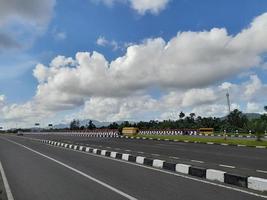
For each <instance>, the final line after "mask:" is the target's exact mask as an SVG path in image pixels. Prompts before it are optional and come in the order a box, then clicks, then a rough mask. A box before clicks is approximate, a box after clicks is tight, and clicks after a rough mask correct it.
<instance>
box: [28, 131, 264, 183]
mask: <svg viewBox="0 0 267 200" xmlns="http://www.w3.org/2000/svg"><path fill="white" fill-rule="evenodd" d="M26 137H35V138H39V139H49V140H56V141H61V142H69V143H74V144H80V145H87V146H91V147H97V148H100V149H109V150H113V151H118V152H123V153H127V152H128V153H131V154H135V155H140V156H146V157H150V158H158V159H162V160H166V161H170V162H174V163H185V164H190V165H194V166H200V167H205V168H211V169H220V170H224V171H227V172H232V173H238V174H242V175H249V176H256V177H262V178H267V156H266V153H267V149H257V148H249V147H235V146H222V145H207V144H194V143H181V142H172V141H154V140H153V141H152V140H136V139H123V138H120V139H118V138H93V137H83V136H66V135H65V136H64V135H55V134H49V135H39V134H36V135H34V134H32V135H27V136H26Z"/></svg>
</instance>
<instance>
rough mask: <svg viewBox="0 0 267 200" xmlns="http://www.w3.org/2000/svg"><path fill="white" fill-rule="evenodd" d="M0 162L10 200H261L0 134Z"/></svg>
mask: <svg viewBox="0 0 267 200" xmlns="http://www.w3.org/2000/svg"><path fill="white" fill-rule="evenodd" d="M0 160H1V162H2V165H3V167H4V170H5V173H6V176H7V179H8V182H9V185H10V187H11V191H12V193H13V196H14V199H15V200H24V199H25V200H39V199H40V200H61V199H64V200H73V199H76V200H83V199H86V200H88V199H109V200H112V199H153V200H157V199H161V200H162V199H182V200H187V199H188V200H191V199H205V200H209V199H212V200H213V199H218V200H220V199H223V200H225V199H227V200H228V199H229V200H231V199H235V200H236V199H242V200H246V199H265V198H263V197H259V196H257V194H256V193H255V192H251V191H248V190H246V189H240V188H235V187H234V186H229V185H228V186H226V185H223V184H217V183H216V184H213V183H211V182H208V181H205V180H201V179H197V178H192V177H190V176H184V175H179V174H176V175H175V174H173V173H168V172H164V171H162V170H157V169H152V168H149V167H144V166H139V165H136V164H132V163H126V162H123V161H119V160H114V159H110V158H106V157H101V156H97V155H93V154H87V153H83V152H77V151H73V150H68V149H63V148H59V147H53V146H49V145H46V144H43V143H40V142H37V141H32V140H29V139H27V138H24V137H15V136H1V135H0ZM248 192H250V193H248Z"/></svg>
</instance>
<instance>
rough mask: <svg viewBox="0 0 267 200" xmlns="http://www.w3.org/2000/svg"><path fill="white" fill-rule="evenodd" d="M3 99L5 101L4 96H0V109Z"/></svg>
mask: <svg viewBox="0 0 267 200" xmlns="http://www.w3.org/2000/svg"><path fill="white" fill-rule="evenodd" d="M5 99H6V97H5V95H3V94H2V95H0V108H1V107H2V106H3V105H4V103H5Z"/></svg>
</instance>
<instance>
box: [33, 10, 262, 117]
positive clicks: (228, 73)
mask: <svg viewBox="0 0 267 200" xmlns="http://www.w3.org/2000/svg"><path fill="white" fill-rule="evenodd" d="M266 35H267V14H266V13H265V14H263V15H261V16H259V17H257V18H255V19H254V20H253V21H252V23H251V24H250V26H248V27H247V28H246V29H244V30H242V31H241V32H240V33H238V34H237V35H229V34H228V33H227V30H226V29H224V28H221V29H219V28H213V29H211V30H210V31H200V32H191V31H188V32H179V33H178V34H177V35H176V36H175V37H173V38H172V39H171V40H170V41H165V40H164V39H162V38H151V39H147V40H145V41H144V42H142V43H140V44H134V45H131V46H129V47H128V48H127V51H126V53H125V55H123V56H121V57H118V58H116V59H114V60H112V61H110V62H109V61H107V59H106V58H105V57H104V55H102V54H100V53H98V52H92V53H89V52H78V53H77V54H76V56H75V58H67V57H64V56H57V57H56V58H55V59H53V60H52V61H51V63H50V64H49V65H47V66H46V65H42V64H38V65H37V66H36V68H35V69H34V72H33V74H34V76H35V77H36V79H37V80H38V82H39V84H38V87H37V91H36V95H35V97H34V98H33V100H32V102H31V104H32V105H34V107H37V108H38V109H37V110H44V111H46V112H51V113H53V112H58V111H62V110H66V109H74V108H75V109H76V108H77V107H80V106H83V105H84V110H83V111H81V112H80V116H82V115H83V116H93V117H95V118H96V119H100V120H101V119H107V120H108V119H125V118H127V119H129V118H135V117H136V118H137V116H138V115H139V116H149V113H153V112H157V114H156V115H157V116H160V114H162V116H164V113H170V112H173V110H178V109H180V110H182V109H183V110H184V109H185V110H187V109H191V110H193V111H195V112H198V113H201V114H205V115H212V114H214V115H215V113H217V114H221V115H222V114H224V113H225V112H227V109H225V106H226V99H225V93H226V91H229V92H230V97H231V100H232V104H233V108H234V107H237V108H238V107H239V105H241V104H242V102H243V101H244V99H245V100H247V101H250V102H255V103H259V104H262V102H263V99H264V94H266V91H267V90H266V85H264V84H263V83H262V82H261V81H260V79H259V77H257V76H256V75H251V76H250V77H249V80H248V81H246V82H244V83H242V84H239V85H237V84H233V83H229V82H224V83H221V82H222V81H224V80H225V79H227V78H229V77H232V76H234V75H238V74H239V73H240V72H242V71H246V70H247V69H251V68H253V67H255V66H259V65H261V64H262V62H263V57H262V55H263V54H265V53H266V52H267V43H266V42H265V41H266ZM99 44H102V45H103V44H105V42H104V41H101V42H99ZM214 85H216V86H214ZM151 88H157V89H159V91H162V90H163V91H165V92H164V94H160V97H159V98H153V97H151V96H150V95H149V92H150V89H151ZM240 91H243V93H241V92H240ZM265 98H266V95H265ZM28 110H30V109H28ZM156 115H154V116H156ZM165 116H166V115H165ZM140 118H141V117H140Z"/></svg>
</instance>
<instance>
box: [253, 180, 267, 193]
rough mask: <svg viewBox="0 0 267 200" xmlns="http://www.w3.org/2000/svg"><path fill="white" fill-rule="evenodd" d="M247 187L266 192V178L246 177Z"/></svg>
mask: <svg viewBox="0 0 267 200" xmlns="http://www.w3.org/2000/svg"><path fill="white" fill-rule="evenodd" d="M248 188H249V189H253V190H258V191H262V192H267V179H263V178H257V177H248Z"/></svg>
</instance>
